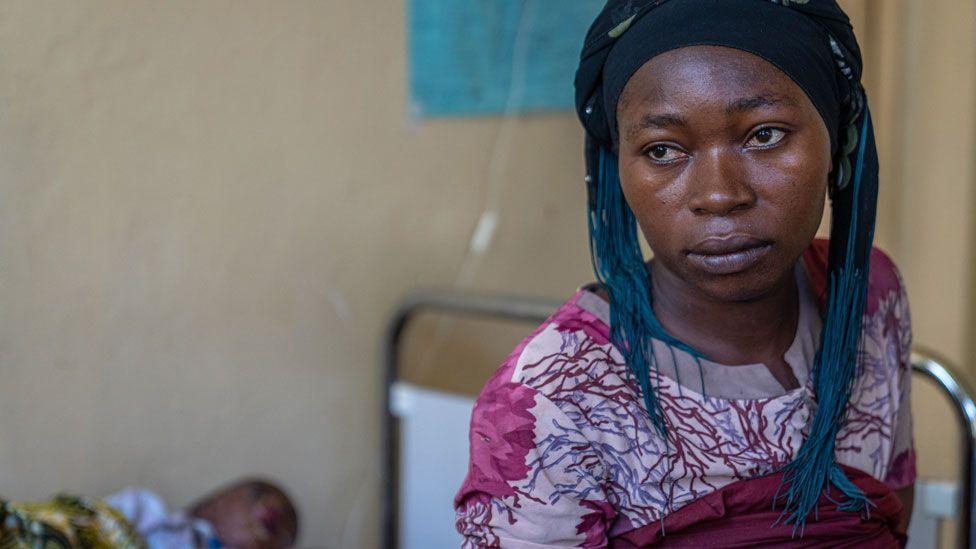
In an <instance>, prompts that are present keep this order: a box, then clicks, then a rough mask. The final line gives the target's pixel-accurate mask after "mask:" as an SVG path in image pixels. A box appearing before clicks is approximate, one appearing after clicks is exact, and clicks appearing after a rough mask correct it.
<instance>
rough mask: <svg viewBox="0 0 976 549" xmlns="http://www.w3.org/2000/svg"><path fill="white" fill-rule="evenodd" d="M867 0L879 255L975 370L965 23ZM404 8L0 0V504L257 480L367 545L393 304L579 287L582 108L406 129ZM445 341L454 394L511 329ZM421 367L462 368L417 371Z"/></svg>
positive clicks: (440, 327) (446, 378)
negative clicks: (383, 360) (487, 218)
mask: <svg viewBox="0 0 976 549" xmlns="http://www.w3.org/2000/svg"><path fill="white" fill-rule="evenodd" d="M886 2H888V0H885V1H884V2H878V1H875V2H862V3H861V4H860V5H857V6H854V7H855V9H856V10H861V12H859V13H863V14H864V15H863V17H865V18H867V19H866V20H867V21H869V22H870V23H869V24H872V25H874V26H872V27H870V32H873V34H872V36H873V37H875V38H872V40H874V41H875V42H876V43H877V44H880V45H881V46H878V47H876V48H875V49H874V50H870V51H869V52H868V54H869V56H870V55H878V56H882V55H888V56H891V60H890V61H888V62H886V63H885V65H884V66H885V69H883V70H881V69H878V70H879V72H878V73H877V74H874V73H872V74H874V76H871V75H869V76H870V77H871V78H874V79H875V80H873V82H884V84H883V85H884V86H895V87H892V88H889V89H890V90H892V91H891V92H890V95H891V97H890V98H888V99H881V98H879V99H878V101H877V102H878V103H879V104H880V103H883V104H884V105H885V106H884V107H883V110H884V111H885V113H886V114H884V115H880V116H879V122H878V126H879V131H880V132H885V137H881V138H879V139H880V141H881V144H882V149H883V152H882V154H883V155H885V156H886V158H883V161H884V162H885V168H884V169H885V173H887V174H888V175H889V176H890V181H891V183H884V184H885V185H887V186H886V190H885V191H883V192H885V193H886V195H884V197H883V199H882V200H883V202H882V205H883V207H882V213H881V216H882V221H881V225H880V227H879V241H880V242H881V243H882V244H883V245H885V246H886V247H887V248H888V249H889V250H890V251H891V252H892V254H893V255H894V256H895V258H896V260H897V261H898V262H899V264H900V265H901V267H902V270H903V272H904V274H905V277H906V280H907V281H908V285H909V291H910V293H911V297H912V305H913V313H914V318H915V323H916V326H917V331H916V340H917V341H918V342H919V343H927V344H929V345H931V346H934V347H937V348H939V349H940V350H941V351H942V352H943V353H944V354H946V355H947V356H949V357H950V358H951V359H953V360H955V361H957V362H960V363H962V362H963V361H964V359H968V360H969V361H970V363H973V362H976V361H973V360H972V359H973V358H974V350H976V348H974V344H973V343H972V342H971V340H973V339H974V338H973V337H972V336H973V335H976V334H973V326H974V324H973V320H974V318H973V312H972V310H973V308H972V306H971V304H972V303H973V301H974V299H976V297H974V296H973V295H972V292H971V291H970V288H971V287H972V285H973V283H974V282H976V274H974V271H973V268H972V265H973V261H974V260H973V258H972V252H973V248H974V245H976V240H974V232H976V231H974V230H973V216H972V212H973V208H974V207H976V197H974V195H973V192H974V191H973V190H972V187H973V186H972V183H973V181H974V177H973V172H974V164H976V162H974V161H973V160H972V157H973V155H972V154H971V151H973V150H974V146H973V145H974V137H973V134H974V130H976V116H974V110H976V99H974V98H976V92H974V88H973V82H974V77H973V67H974V66H976V62H974V59H976V53H974V52H973V51H972V48H973V41H972V36H973V34H972V32H973V27H972V26H969V27H967V26H966V25H972V24H973V23H972V22H973V21H974V17H973V14H972V8H971V7H963V4H965V3H961V2H955V1H953V0H940V1H938V2H926V3H925V5H926V8H924V9H923V8H922V7H920V6H919V5H918V3H915V2H910V1H909V0H891V2H890V3H886ZM890 6H895V8H897V9H894V8H892V7H890ZM932 6H937V7H932ZM402 10H403V3H401V2H379V1H376V0H373V1H355V0H330V1H327V2H302V3H299V2H292V3H271V2H252V1H246V2H242V1H233V2H232V1H224V2H207V3H198V2H187V1H181V2H169V3H155V2H148V1H137V2H122V1H107V0H104V1H100V2H94V3H86V4H77V3H67V2H36V1H32V2H6V3H3V4H0V52H2V54H0V174H2V179H0V494H3V495H4V496H7V497H15V498H40V497H44V496H46V495H48V494H50V493H51V492H54V491H58V490H73V491H80V492H84V493H90V494H101V493H105V492H108V491H111V490H114V489H117V488H119V487H121V486H122V485H125V484H142V485H146V486H150V487H153V488H156V489H158V490H159V491H160V492H161V493H162V494H163V495H164V496H165V497H167V498H168V499H169V500H170V501H171V502H173V503H175V504H183V503H186V502H187V501H189V500H191V499H192V498H194V497H195V496H197V495H199V494H201V493H202V492H203V491H205V490H207V489H209V488H210V487H212V486H214V485H216V484H218V483H221V482H223V481H226V480H228V479H229V478H232V477H234V476H236V475H239V474H245V473H251V472H261V473H265V474H268V475H270V476H273V477H275V478H278V479H281V480H282V481H283V482H284V483H285V484H286V485H287V486H288V487H289V488H290V489H291V490H292V491H293V492H294V493H295V495H296V496H297V498H298V500H299V503H300V506H301V508H302V510H303V512H304V517H305V519H306V520H305V526H306V529H305V535H304V537H303V541H304V544H305V545H310V546H323V545H327V546H329V547H343V548H347V547H348V548H360V547H373V546H375V545H376V543H377V542H376V540H377V537H376V534H377V532H376V528H375V525H376V520H375V517H374V515H375V513H376V506H377V493H378V490H379V487H378V483H377V471H378V463H379V460H378V456H377V452H378V448H379V444H378V443H379V432H378V425H379V410H380V402H379V398H380V391H379V383H380V375H379V367H378V362H379V356H378V349H379V341H380V335H381V329H382V323H383V320H384V318H385V315H386V314H387V313H388V312H389V311H390V309H391V308H392V306H393V304H394V303H395V300H396V299H397V297H398V296H400V295H401V294H402V293H403V292H405V291H406V290H408V289H410V288H413V287H416V286H449V285H453V284H457V285H460V286H462V287H471V288H477V289H483V290H496V291H506V292H509V293H526V294H535V295H542V296H547V297H553V298H558V297H565V296H566V295H567V294H568V293H569V292H571V291H572V290H573V289H574V288H575V287H576V285H578V284H579V283H581V282H584V281H586V280H588V279H589V278H590V276H591V275H590V270H589V262H588V259H587V250H586V244H585V242H586V241H585V226H584V217H583V204H584V202H583V197H584V191H583V186H582V184H581V176H582V168H581V160H580V149H581V140H580V131H579V129H578V126H577V123H576V122H575V119H574V118H573V117H572V115H570V114H560V115H552V116H539V117H530V118H518V119H507V120H504V121H503V120H501V119H495V118H485V119H477V120H453V121H436V122H434V121H413V120H410V118H409V116H408V112H409V109H408V108H407V105H406V98H405V95H406V92H405V85H406V82H405V74H406V71H405V58H404V53H403V48H404V44H405V40H406V39H405V36H404V23H403V12H402ZM891 10H894V11H891ZM858 17H861V15H858ZM859 21H860V19H859ZM882 21H883V22H884V23H882ZM945 25H950V30H951V32H948V31H946V30H945ZM967 29H968V30H967ZM967 33H968V34H967ZM875 42H872V43H875ZM895 43H897V44H895ZM893 44H894V45H893ZM895 45H897V46H898V47H901V48H904V50H905V53H904V55H901V54H890V53H888V54H882V53H877V54H875V53H874V52H875V51H877V52H888V51H890V50H889V49H886V48H887V47H889V46H890V47H894V46H895ZM882 46H885V47H882ZM867 49H870V48H867ZM898 51H900V50H898ZM886 59H887V57H886ZM869 85H871V83H870V82H869ZM878 85H880V84H878ZM899 90H900V91H899ZM874 91H875V90H873V89H872V92H874ZM883 93H884V92H879V93H878V94H876V95H879V96H880V95H882V94H883ZM885 124H887V126H885ZM889 134H890V137H887V136H888V135H889ZM886 139H887V140H886ZM893 158H897V160H893ZM486 209H488V210H491V211H494V212H497V215H498V216H499V225H498V230H497V232H496V233H495V235H494V238H493V240H492V241H491V243H490V245H489V246H488V248H487V250H486V251H485V252H484V253H483V254H478V253H472V252H471V250H470V249H469V241H470V238H471V236H472V233H473V231H474V228H475V224H476V222H477V220H478V218H479V216H480V215H481V214H482V212H483V211H485V210H486ZM936 267H938V268H936ZM452 326H453V325H449V324H444V323H427V324H425V325H421V326H418V328H417V335H419V336H420V340H422V341H426V342H428V343H427V344H423V343H421V344H420V345H419V347H418V346H417V344H416V343H415V350H416V349H418V348H419V350H418V351H416V352H415V353H413V354H414V355H416V356H417V357H419V358H418V360H416V361H414V363H415V364H419V366H416V370H415V372H417V373H418V375H421V376H426V377H429V378H435V379H439V380H441V384H442V385H444V386H449V387H454V388H460V387H461V386H462V385H464V384H465V383H467V384H468V385H470V383H471V378H472V377H474V378H477V379H482V378H483V375H484V372H486V371H487V370H489V369H490V367H491V364H492V361H494V360H496V355H497V356H501V355H504V354H505V352H507V350H508V348H510V346H511V341H512V340H513V339H514V338H516V337H517V334H519V333H521V332H522V331H524V330H523V329H521V328H519V329H514V330H513V329H508V330H502V331H500V332H498V335H496V336H492V337H493V338H497V342H498V343H497V344H495V343H494V340H487V341H491V342H492V344H491V345H489V344H487V343H486V340H485V339H484V338H480V337H477V336H474V335H472V333H473V332H472V330H471V329H470V328H466V327H465V326H453V327H452ZM425 334H426V337H425ZM431 338H434V339H433V340H432V339H431ZM432 349H433V350H434V351H436V350H438V349H442V350H444V351H445V352H444V353H440V354H442V355H445V356H452V357H459V356H460V357H463V356H469V357H471V358H470V360H468V361H465V362H460V361H455V362H454V363H452V364H448V365H447V370H444V369H441V370H440V372H444V371H449V372H450V373H448V374H436V373H435V372H437V371H438V370H437V369H438V368H439V367H440V366H441V365H438V364H436V360H435V358H432V355H436V354H438V353H434V352H433V351H432ZM459 362H460V363H459ZM486 365H487V366H486ZM472 371H476V372H477V374H474V375H466V374H465V372H472ZM974 373H976V370H974ZM923 455H924V454H923Z"/></svg>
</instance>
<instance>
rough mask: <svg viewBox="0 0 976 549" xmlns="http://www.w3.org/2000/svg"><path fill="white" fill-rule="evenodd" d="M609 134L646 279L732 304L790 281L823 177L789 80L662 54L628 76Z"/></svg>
mask: <svg viewBox="0 0 976 549" xmlns="http://www.w3.org/2000/svg"><path fill="white" fill-rule="evenodd" d="M617 126H618V128H619V161H620V181H621V184H622V188H623V192H624V196H625V197H626V199H627V202H628V204H630V207H631V209H632V210H633V211H634V214H635V216H636V217H637V221H638V223H639V224H640V226H641V229H642V230H643V232H644V236H645V237H646V238H647V241H648V243H649V244H650V246H651V249H652V250H653V251H654V258H655V273H657V272H658V269H659V268H664V269H665V270H666V271H667V273H665V274H666V275H667V274H670V275H673V276H674V279H675V280H679V281H682V282H683V283H685V284H687V285H690V286H691V287H692V288H693V289H694V290H697V291H699V292H701V293H703V294H704V295H706V296H708V297H711V298H713V299H718V300H723V301H742V300H752V299H756V298H759V297H762V296H763V295H766V294H767V293H768V292H771V291H772V290H773V288H775V287H776V285H777V284H778V283H780V282H781V281H783V280H784V279H785V277H786V276H787V275H788V274H789V273H790V272H791V271H792V269H793V267H794V265H795V264H796V261H797V259H798V258H799V256H800V255H801V254H802V253H803V250H804V249H805V248H806V247H807V246H808V245H809V244H810V242H811V241H812V240H813V238H814V236H815V234H816V231H817V228H818V226H819V225H820V219H821V216H822V215H823V206H824V196H825V193H826V189H827V174H828V173H829V172H830V170H831V162H830V139H829V136H828V134H827V128H826V126H825V125H824V122H823V120H822V118H821V117H820V114H819V113H818V112H817V109H816V107H814V106H813V104H812V103H811V102H810V99H809V98H808V97H807V96H806V94H804V92H803V90H801V89H800V87H799V86H798V85H797V84H796V83H795V82H793V80H791V79H790V78H789V77H788V76H786V75H785V74H783V73H782V72H781V71H780V70H779V69H777V68H776V67H774V66H773V65H772V64H770V63H769V62H767V61H765V60H763V59H760V58H759V57H756V56H755V55H752V54H749V53H746V52H743V51H740V50H735V49H731V48H725V47H719V46H691V47H686V48H681V49H677V50H672V51H669V52H667V53H663V54H661V55H658V56H657V57H655V58H653V59H651V60H650V61H648V62H647V63H645V64H644V66H643V67H641V68H640V69H639V70H638V71H637V72H636V73H634V75H633V77H631V79H630V81H629V82H628V83H627V85H626V87H625V88H624V91H623V93H622V94H621V96H620V101H619V102H618V104H617ZM655 276H657V274H656V275H655Z"/></svg>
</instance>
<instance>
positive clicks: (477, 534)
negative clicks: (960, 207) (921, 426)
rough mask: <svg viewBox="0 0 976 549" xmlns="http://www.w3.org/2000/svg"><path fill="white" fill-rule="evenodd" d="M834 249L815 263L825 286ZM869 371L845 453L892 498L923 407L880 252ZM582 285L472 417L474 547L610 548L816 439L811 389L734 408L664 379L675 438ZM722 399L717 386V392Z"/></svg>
mask: <svg viewBox="0 0 976 549" xmlns="http://www.w3.org/2000/svg"><path fill="white" fill-rule="evenodd" d="M825 246H826V244H825V243H824V242H820V241H818V242H816V243H815V244H814V246H813V247H812V248H811V250H810V252H809V253H808V254H807V255H806V256H805V266H806V270H807V272H808V273H809V279H810V280H811V282H812V286H813V291H814V293H816V294H822V291H820V288H821V287H820V286H818V280H822V279H823V271H824V270H825V265H824V262H823V261H822V258H823V257H825V255H826V254H825V253H824V251H825V250H824V247H825ZM868 293H869V304H868V308H867V311H866V313H865V317H864V322H863V333H862V341H863V344H862V350H861V352H860V355H859V359H860V367H861V370H860V374H859V377H858V379H857V381H856V382H855V385H854V389H853V394H852V398H851V402H850V405H849V407H848V417H847V422H846V423H845V425H844V426H843V427H842V429H841V431H840V433H839V434H838V436H837V454H836V455H837V459H838V461H839V462H840V463H843V464H845V465H848V466H851V467H854V468H857V469H860V470H862V471H865V472H867V473H869V474H870V475H872V476H874V477H875V478H877V479H879V480H883V481H885V482H886V483H887V484H888V485H889V486H890V487H891V488H892V489H897V488H901V487H904V486H907V485H909V484H911V483H912V482H914V477H915V471H914V452H913V450H912V441H911V416H910V410H909V404H908V392H909V374H910V371H909V367H908V353H909V347H910V344H911V330H910V323H909V315H908V305H907V300H906V298H905V294H904V290H903V288H902V285H901V280H900V278H899V276H898V273H897V271H896V270H895V268H894V265H892V263H891V261H890V260H889V259H888V258H887V257H886V256H884V254H882V253H880V252H877V253H875V255H874V256H873V258H872V270H871V280H870V284H869V290H868ZM598 299H599V298H597V297H596V296H595V294H592V293H590V292H588V291H586V290H580V291H579V292H577V293H576V295H574V296H573V298H572V299H570V300H569V301H568V302H567V303H565V304H564V305H563V306H562V307H560V309H559V310H558V311H557V312H556V313H555V314H554V315H553V316H552V317H551V318H550V319H549V320H548V321H546V322H545V323H543V325H542V326H540V327H539V329H538V330H536V331H535V333H533V334H532V335H531V336H529V337H528V338H527V339H526V340H525V341H524V342H523V343H522V344H521V345H519V347H518V348H516V349H515V351H514V352H513V353H512V355H510V357H509V358H508V360H506V362H505V363H504V364H503V365H502V366H501V368H499V370H498V371H497V372H496V374H495V375H494V376H493V377H492V379H491V380H489V381H488V383H487V384H486V386H485V388H484V390H483V391H482V393H481V395H480V396H479V398H478V400H477V402H476V404H475V409H474V412H473V415H472V423H471V433H470V437H471V462H470V467H469V472H468V476H467V478H466V479H465V481H464V484H463V485H462V486H461V489H460V491H459V492H458V494H457V497H456V499H455V507H456V510H457V528H458V531H459V532H461V534H462V535H463V536H464V539H465V544H464V546H465V547H525V548H537V547H551V546H575V547H605V546H606V545H607V543H608V540H612V539H613V538H614V537H615V536H619V535H622V534H625V533H627V532H630V531H633V530H635V529H638V528H641V527H644V526H646V525H648V524H650V523H652V522H653V521H656V520H659V519H661V518H662V517H664V516H666V515H668V514H670V513H672V512H674V511H675V510H677V509H680V508H681V507H683V506H685V505H687V504H688V503H690V502H692V501H695V500H696V499H698V498H700V497H702V496H704V495H706V494H709V493H711V492H713V491H715V490H718V489H720V488H722V487H724V486H727V485H729V484H731V483H733V482H735V481H738V480H744V479H750V478H755V477H757V476H761V475H765V474H769V473H772V472H774V471H776V470H777V469H778V468H779V467H781V466H782V465H783V464H785V463H787V462H788V461H789V460H790V459H791V458H792V457H793V456H794V455H795V453H796V451H797V450H798V449H799V447H800V445H801V443H802V442H803V440H804V436H805V432H806V428H807V423H808V421H809V419H810V417H811V415H812V413H813V411H814V410H815V406H816V403H815V401H814V397H813V388H812V385H811V383H810V381H807V383H805V384H804V386H802V387H800V388H798V389H794V390H791V391H786V392H785V394H780V395H775V396H769V397H768V398H756V399H726V398H718V397H714V396H708V395H703V394H700V393H697V392H695V391H693V390H691V389H689V388H688V387H685V386H681V385H679V384H678V382H676V381H675V380H673V379H671V378H670V377H667V376H664V375H660V374H658V373H656V372H655V373H652V384H653V386H655V387H656V391H657V394H658V396H659V398H660V400H661V402H662V407H663V410H664V413H665V416H666V421H667V424H668V428H669V432H671V433H674V436H673V440H672V441H671V443H670V444H668V443H667V442H666V441H665V440H664V439H662V438H661V437H660V435H659V434H658V433H657V432H656V431H655V430H654V429H653V428H652V426H651V425H650V423H649V421H648V418H647V416H646V413H645V412H644V409H643V402H642V398H641V396H640V389H639V387H638V386H637V384H636V383H635V382H634V380H633V379H632V377H631V376H630V375H629V374H628V371H627V367H626V364H625V363H624V359H623V357H622V355H621V354H620V352H619V351H618V349H617V348H615V347H614V346H613V345H612V344H610V342H609V338H608V334H609V327H608V320H607V319H606V317H605V311H601V310H599V309H598V308H594V307H592V306H591V304H592V303H593V302H594V300H598ZM706 392H707V391H706Z"/></svg>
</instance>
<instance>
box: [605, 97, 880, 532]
mask: <svg viewBox="0 0 976 549" xmlns="http://www.w3.org/2000/svg"><path fill="white" fill-rule="evenodd" d="M858 126H859V127H858ZM844 141H845V142H844V144H843V148H842V150H841V152H840V153H839V158H838V159H837V162H838V164H837V166H838V169H837V170H836V173H835V174H834V176H835V181H834V184H833V186H832V190H831V208H832V211H833V217H832V227H831V243H830V258H829V266H828V283H827V307H826V315H825V318H824V323H823V331H822V333H821V337H820V348H819V349H818V351H817V354H816V357H815V362H814V366H813V381H814V393H815V396H816V401H817V410H816V413H815V414H814V416H813V421H812V422H811V424H810V428H809V433H808V436H807V439H806V440H805V441H804V443H803V445H802V446H801V447H800V450H799V451H798V452H797V455H796V456H795V457H794V459H793V460H792V461H791V462H790V463H788V464H787V465H785V467H784V480H783V485H782V486H781V489H780V491H779V492H778V493H777V494H776V498H775V500H774V504H776V503H782V504H784V508H783V512H782V514H781V515H780V519H779V520H778V521H777V522H780V521H785V522H786V523H788V524H793V525H794V530H793V532H794V535H796V534H797V533H799V534H800V535H801V536H802V535H803V529H804V526H805V525H806V522H807V520H808V519H809V518H810V515H811V514H812V515H814V519H816V518H817V517H816V509H817V503H818V500H819V499H820V496H821V494H826V497H828V498H830V500H831V501H833V502H834V503H836V504H837V506H838V508H840V509H841V510H844V511H850V512H867V511H869V509H870V507H872V506H873V503H872V502H871V501H870V500H869V499H868V498H867V497H866V496H865V494H864V492H863V491H861V490H860V489H859V488H858V487H857V486H856V485H854V483H853V482H851V481H850V479H848V478H847V476H846V475H845V474H844V471H843V470H842V469H841V468H840V466H839V465H838V464H837V462H836V461H835V458H834V450H835V440H836V437H837V432H838V431H839V429H840V427H841V426H842V425H843V423H844V420H845V415H846V410H847V402H848V400H849V399H850V394H851V389H852V386H853V384H854V380H855V378H856V375H857V355H858V349H859V338H860V333H861V318H862V316H863V314H864V307H865V303H866V300H867V283H868V272H869V266H870V255H871V248H872V241H873V238H874V217H875V202H876V196H877V191H878V188H877V184H878V181H877V153H876V151H875V146H874V132H873V128H872V127H871V119H870V113H869V111H868V109H867V104H866V102H865V104H864V108H863V110H862V112H861V114H860V116H859V117H858V118H857V120H855V122H854V123H853V124H852V126H851V127H849V129H848V131H847V136H846V139H845V140H844ZM587 147H588V149H589V150H588V157H589V158H590V159H592V160H597V162H596V164H597V165H594V166H591V167H590V169H589V170H588V171H589V173H590V174H594V173H595V174H597V177H596V178H592V176H591V179H588V187H589V216H588V221H589V223H588V224H589V232H590V253H591V256H592V259H593V269H594V272H595V273H596V276H597V279H598V280H599V281H600V282H601V283H602V284H603V286H604V287H605V288H606V290H607V292H608V293H609V294H610V301H611V304H612V305H611V307H610V334H611V339H612V340H613V342H614V343H615V344H616V345H617V346H618V348H619V349H620V350H621V352H622V353H623V354H624V356H625V359H626V361H627V364H628V366H629V369H630V372H631V373H632V374H633V375H634V377H635V378H636V379H637V381H638V383H639V386H640V390H641V392H642V395H643V399H644V404H645V406H646V407H647V413H648V415H649V417H650V420H651V423H652V425H653V426H654V427H655V428H656V429H657V430H658V432H660V433H661V435H662V436H663V437H664V438H665V439H666V440H667V434H668V430H667V422H666V419H665V415H664V412H663V410H662V409H661V406H660V403H659V401H658V399H657V396H656V394H655V391H654V388H653V387H652V386H651V383H650V370H651V369H652V368H655V367H656V361H655V360H654V356H653V348H652V343H651V339H652V338H655V339H658V340H660V341H663V342H665V343H667V344H668V345H670V346H671V347H672V349H680V350H682V351H685V352H687V353H689V354H691V355H692V356H694V357H696V358H700V354H698V353H697V352H696V351H695V350H694V349H692V348H691V347H689V346H688V345H687V344H685V343H682V342H681V341H679V340H677V339H675V338H674V337H672V336H671V335H670V334H668V333H667V332H666V331H665V330H664V328H663V327H662V326H661V324H660V322H659V321H658V319H657V317H656V316H655V315H654V311H653V308H652V302H651V295H650V287H649V284H648V280H649V277H648V272H647V268H646V266H645V263H644V257H643V253H642V252H641V249H640V244H639V241H638V237H637V221H636V219H635V218H634V214H633V212H632V211H631V209H630V207H629V206H628V205H627V202H626V200H625V199H624V196H623V191H622V189H621V187H620V176H619V172H618V166H617V157H616V155H615V154H613V153H612V152H610V151H608V150H606V149H605V148H603V147H599V146H598V145H596V144H595V143H592V142H590V141H588V143H587ZM855 152H856V160H855V161H854V162H853V174H851V168H850V166H851V164H852V163H851V162H850V160H849V159H848V157H849V156H850V155H852V154H853V153H855ZM845 174H847V175H846V176H845ZM702 388H703V392H704V380H702ZM831 485H832V486H833V487H836V488H837V489H838V490H839V492H840V494H836V493H831ZM838 496H842V497H838Z"/></svg>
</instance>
